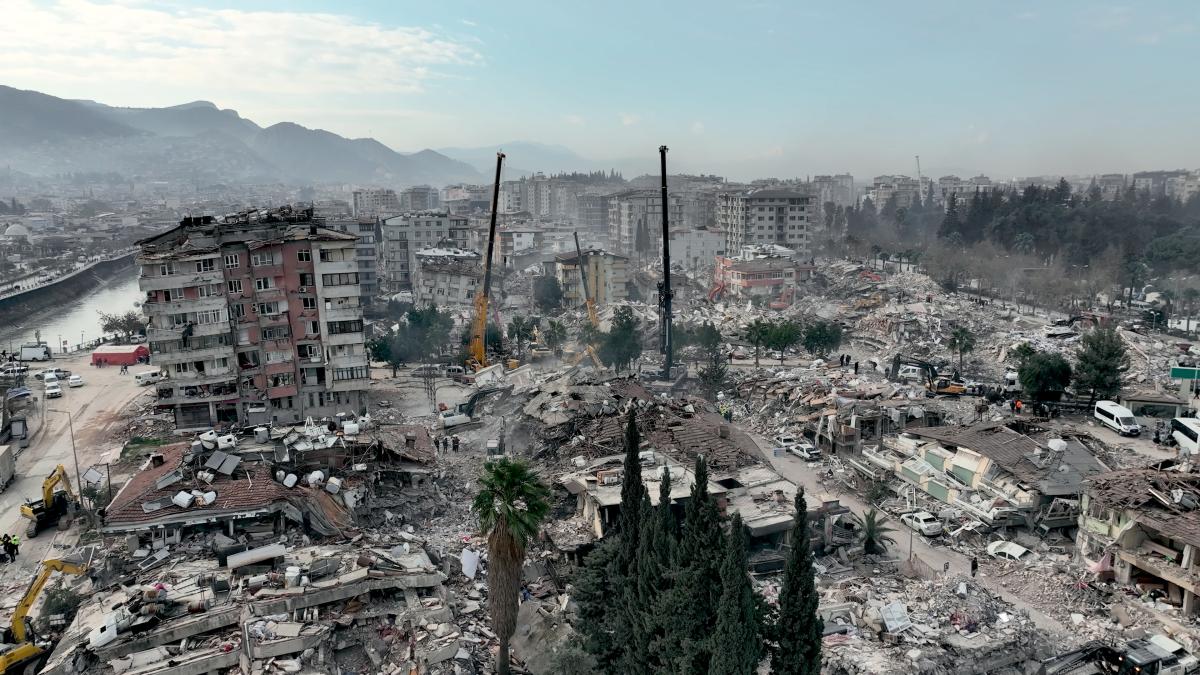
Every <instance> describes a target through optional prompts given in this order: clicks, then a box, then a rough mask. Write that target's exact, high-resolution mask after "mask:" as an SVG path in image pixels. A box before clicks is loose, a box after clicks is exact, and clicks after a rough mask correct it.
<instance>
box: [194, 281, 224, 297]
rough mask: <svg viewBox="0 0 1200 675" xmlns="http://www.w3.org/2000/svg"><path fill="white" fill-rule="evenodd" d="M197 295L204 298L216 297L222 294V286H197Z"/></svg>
mask: <svg viewBox="0 0 1200 675" xmlns="http://www.w3.org/2000/svg"><path fill="white" fill-rule="evenodd" d="M196 294H197V295H199V296H200V297H202V298H211V297H213V296H214V295H220V294H221V284H209V285H207V286H197V287H196Z"/></svg>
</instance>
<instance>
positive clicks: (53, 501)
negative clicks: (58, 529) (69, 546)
mask: <svg viewBox="0 0 1200 675" xmlns="http://www.w3.org/2000/svg"><path fill="white" fill-rule="evenodd" d="M59 485H62V489H61V490H56V489H55V488H57V487H58V486H59ZM75 504H76V497H75V493H74V492H72V491H71V481H70V480H69V479H68V478H67V470H66V468H65V467H64V466H63V465H62V464H59V465H58V466H57V467H55V468H54V471H51V472H50V475H49V476H46V480H44V481H42V498H41V499H39V500H37V501H29V500H26V501H25V503H24V504H22V505H21V515H22V516H25V517H26V518H27V519H29V525H28V526H26V528H25V536H27V537H30V538H32V537H36V536H37V535H38V533H39V532H41V531H43V530H48V529H50V528H51V527H54V526H56V525H58V522H59V521H60V520H61V519H62V517H63V516H64V515H66V514H67V513H68V512H70V511H71V510H72V509H73V508H74V507H75Z"/></svg>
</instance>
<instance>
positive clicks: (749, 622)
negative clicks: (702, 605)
mask: <svg viewBox="0 0 1200 675" xmlns="http://www.w3.org/2000/svg"><path fill="white" fill-rule="evenodd" d="M747 567H748V561H747V557H746V530H745V528H744V527H743V526H742V516H741V515H740V514H737V513H735V514H734V515H733V518H732V520H731V521H730V523H729V537H728V544H727V546H726V549H725V559H724V560H723V561H722V562H721V599H720V601H719V602H718V604H717V625H716V626H715V627H714V629H713V636H712V642H713V644H712V663H711V664H710V666H709V669H708V672H709V673H710V674H711V675H753V674H754V673H755V672H757V669H758V662H759V661H760V660H762V647H763V645H762V614H761V613H760V611H759V602H758V600H757V598H756V597H755V593H754V587H753V586H751V584H750V575H749V572H748V570H747Z"/></svg>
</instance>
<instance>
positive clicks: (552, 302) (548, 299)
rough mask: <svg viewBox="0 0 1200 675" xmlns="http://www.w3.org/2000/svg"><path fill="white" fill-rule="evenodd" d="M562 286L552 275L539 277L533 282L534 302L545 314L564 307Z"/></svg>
mask: <svg viewBox="0 0 1200 675" xmlns="http://www.w3.org/2000/svg"><path fill="white" fill-rule="evenodd" d="M562 301H563V293H562V286H560V285H559V283H558V279H556V278H555V277H552V276H550V275H544V276H540V277H537V278H536V279H534V281H533V302H534V304H536V305H537V306H538V308H539V309H541V310H542V311H543V312H553V311H555V310H557V309H558V308H559V307H562Z"/></svg>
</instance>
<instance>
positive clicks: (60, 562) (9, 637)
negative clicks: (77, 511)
mask: <svg viewBox="0 0 1200 675" xmlns="http://www.w3.org/2000/svg"><path fill="white" fill-rule="evenodd" d="M94 553H95V549H94V548H93V547H90V546H89V547H86V548H84V549H81V550H80V551H79V552H77V553H75V554H73V555H71V556H69V557H67V558H61V559H51V560H43V561H42V566H41V569H39V570H38V574H37V576H36V577H34V579H33V582H32V583H30V584H29V588H28V589H27V590H26V591H25V595H23V596H22V597H21V601H20V602H19V603H17V608H16V610H14V611H13V616H12V624H11V625H10V626H9V627H8V628H5V629H4V633H5V635H4V644H3V645H0V675H18V674H26V673H36V672H38V671H39V670H41V666H42V661H43V660H44V659H45V657H46V656H47V655H48V654H49V653H50V650H51V649H52V648H53V647H54V641H53V640H51V639H48V638H46V637H44V636H39V635H35V634H34V632H33V622H32V621H31V620H30V619H29V611H30V610H31V609H33V605H34V603H35V602H37V599H38V596H39V595H41V593H42V587H44V586H45V585H46V582H47V581H49V580H50V575H51V574H53V573H54V572H61V573H63V574H72V575H76V576H79V575H83V574H87V571H88V568H89V567H91V564H92V556H93V555H94Z"/></svg>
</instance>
